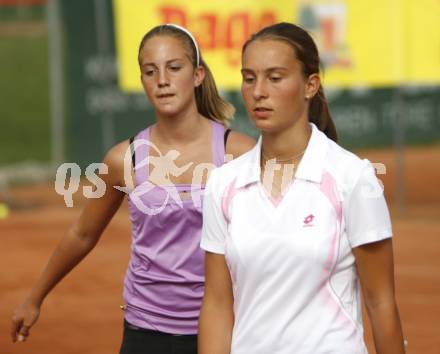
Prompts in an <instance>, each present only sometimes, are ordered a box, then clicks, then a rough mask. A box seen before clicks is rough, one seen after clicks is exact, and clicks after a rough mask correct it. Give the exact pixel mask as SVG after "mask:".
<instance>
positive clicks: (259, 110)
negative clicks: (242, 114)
mask: <svg viewBox="0 0 440 354" xmlns="http://www.w3.org/2000/svg"><path fill="white" fill-rule="evenodd" d="M272 111H273V109H270V108H267V107H255V108H254V112H272Z"/></svg>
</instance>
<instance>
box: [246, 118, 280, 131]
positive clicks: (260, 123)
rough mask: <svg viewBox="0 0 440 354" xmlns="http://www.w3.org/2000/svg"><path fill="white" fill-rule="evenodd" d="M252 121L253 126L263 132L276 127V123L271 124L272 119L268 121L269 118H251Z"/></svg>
mask: <svg viewBox="0 0 440 354" xmlns="http://www.w3.org/2000/svg"><path fill="white" fill-rule="evenodd" d="M252 122H253V123H254V126H255V128H257V129H258V130H261V131H264V132H269V131H273V130H276V129H277V127H276V125H275V124H273V121H270V119H260V118H252Z"/></svg>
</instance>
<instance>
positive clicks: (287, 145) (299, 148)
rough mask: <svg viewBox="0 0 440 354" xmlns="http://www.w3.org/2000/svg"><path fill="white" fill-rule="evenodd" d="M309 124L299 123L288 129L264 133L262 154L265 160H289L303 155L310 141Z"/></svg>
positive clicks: (310, 130) (310, 131)
mask: <svg viewBox="0 0 440 354" xmlns="http://www.w3.org/2000/svg"><path fill="white" fill-rule="evenodd" d="M311 134H312V129H311V127H310V126H309V124H308V122H307V121H305V122H301V121H300V122H297V124H294V125H292V126H291V127H289V128H288V129H282V130H280V131H277V132H263V133H262V153H263V155H264V157H265V158H267V159H272V158H277V159H279V160H284V159H289V158H292V157H294V156H298V155H300V154H302V153H303V152H304V151H305V149H306V147H307V144H308V142H309V140H310V136H311Z"/></svg>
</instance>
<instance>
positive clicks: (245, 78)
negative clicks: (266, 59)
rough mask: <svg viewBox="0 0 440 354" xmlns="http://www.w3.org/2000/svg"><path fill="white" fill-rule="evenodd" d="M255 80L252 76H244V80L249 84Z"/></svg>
mask: <svg viewBox="0 0 440 354" xmlns="http://www.w3.org/2000/svg"><path fill="white" fill-rule="evenodd" d="M254 80H255V78H254V77H252V76H243V82H245V83H247V84H251V83H253V82H254Z"/></svg>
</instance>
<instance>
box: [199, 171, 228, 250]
mask: <svg viewBox="0 0 440 354" xmlns="http://www.w3.org/2000/svg"><path fill="white" fill-rule="evenodd" d="M217 173H218V170H213V171H212V172H211V174H210V176H209V179H208V182H207V184H206V188H205V193H204V197H203V228H202V240H201V243H200V247H201V248H202V249H204V250H205V251H209V252H213V253H218V254H225V240H226V236H227V233H228V225H227V222H226V220H225V217H224V215H223V212H222V206H221V203H222V189H221V188H220V186H219V183H218V177H217Z"/></svg>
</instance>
